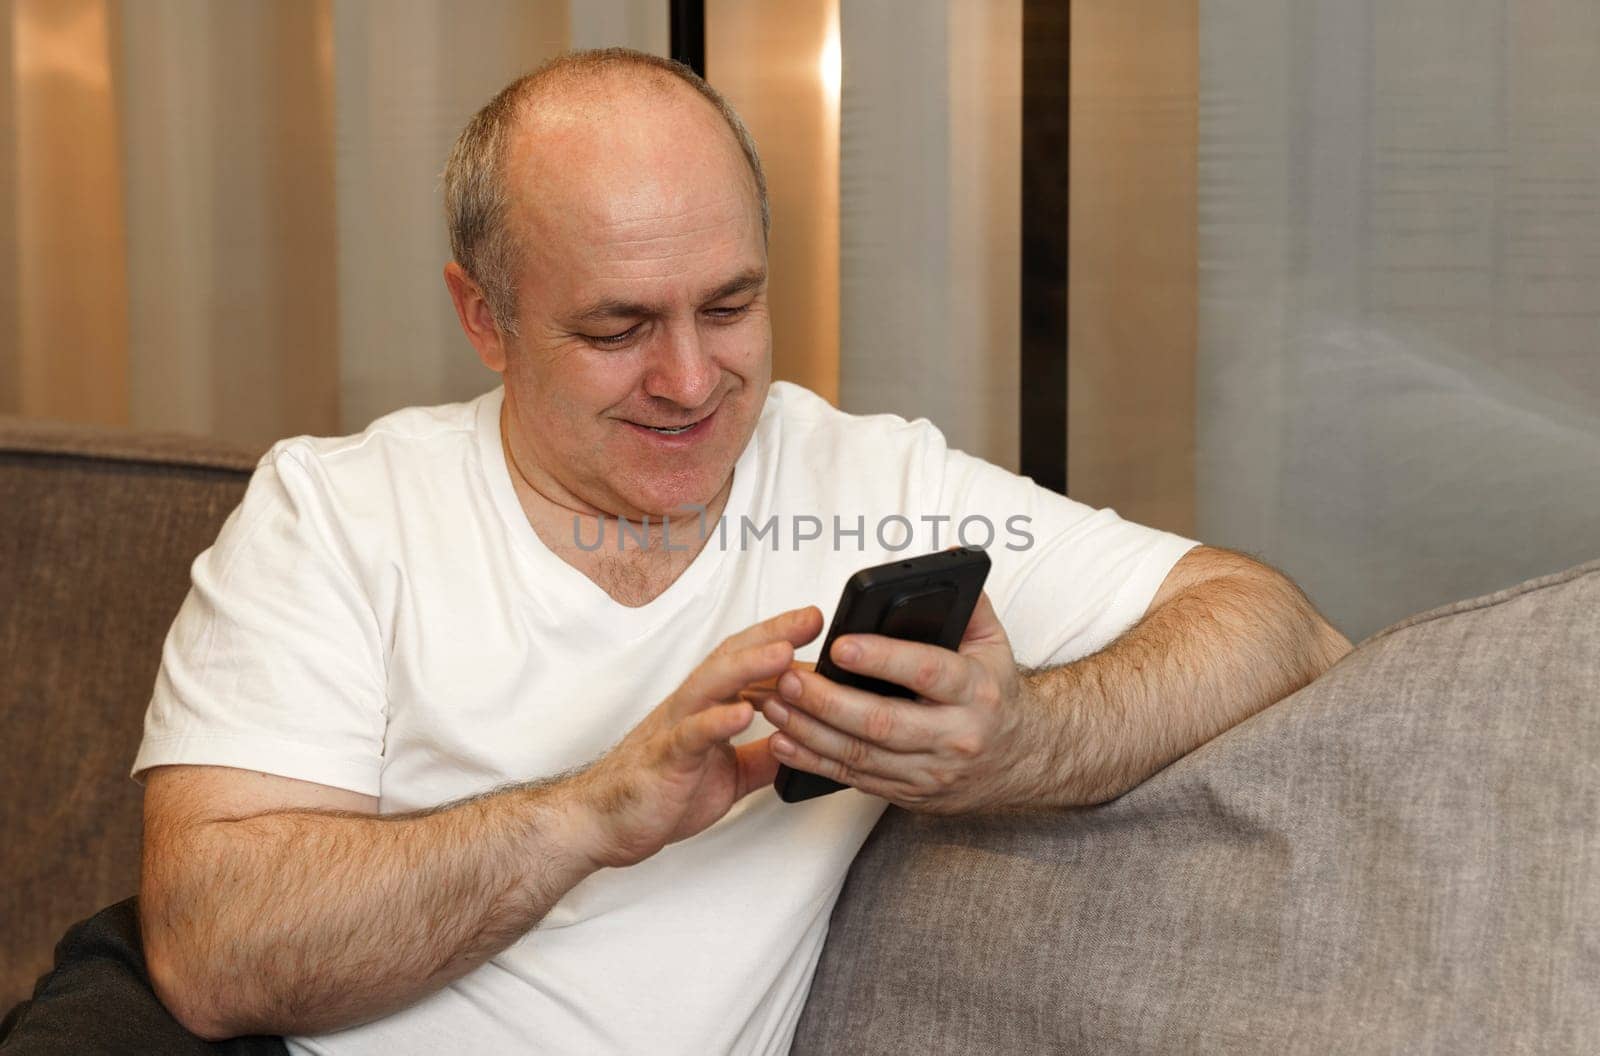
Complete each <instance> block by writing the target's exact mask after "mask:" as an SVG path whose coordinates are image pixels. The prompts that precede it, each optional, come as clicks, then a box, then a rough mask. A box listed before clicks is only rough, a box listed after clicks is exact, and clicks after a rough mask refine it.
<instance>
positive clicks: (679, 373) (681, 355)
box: [644, 323, 722, 408]
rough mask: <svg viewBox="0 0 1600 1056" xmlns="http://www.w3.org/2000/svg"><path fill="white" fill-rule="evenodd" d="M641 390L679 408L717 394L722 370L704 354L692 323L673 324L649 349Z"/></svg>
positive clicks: (707, 354) (703, 347) (696, 329)
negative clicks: (650, 352) (655, 344)
mask: <svg viewBox="0 0 1600 1056" xmlns="http://www.w3.org/2000/svg"><path fill="white" fill-rule="evenodd" d="M652 351H653V353H654V354H653V355H652V356H651V362H650V368H649V372H648V373H647V374H646V375H645V379H644V391H645V392H646V393H647V394H649V395H651V396H657V397H660V398H661V399H664V400H671V401H672V402H673V403H676V404H677V405H678V406H680V407H684V408H694V407H699V406H700V405H701V404H703V403H705V402H706V400H708V399H710V398H711V394H712V393H713V392H715V391H716V388H717V380H718V379H719V378H721V377H722V368H721V367H719V366H718V365H717V363H716V361H715V360H713V359H712V358H711V356H710V354H709V353H708V352H707V351H706V348H705V346H704V345H703V344H702V342H701V340H700V333H699V328H698V327H696V326H695V325H694V324H693V323H689V324H681V325H672V326H669V327H667V328H666V332H665V333H664V334H662V340H661V341H660V343H659V344H658V345H657V347H656V348H655V349H653V350H652Z"/></svg>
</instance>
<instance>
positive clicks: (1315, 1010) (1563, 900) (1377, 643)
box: [0, 419, 1600, 1056]
mask: <svg viewBox="0 0 1600 1056" xmlns="http://www.w3.org/2000/svg"><path fill="white" fill-rule="evenodd" d="M254 461H255V453H254V452H243V451H236V450H232V449H228V448H221V447H217V446H216V445H213V444H210V443H207V442H204V441H197V440H190V439H185V438H180V437H149V436H139V435H134V434H128V433H121V432H111V431H99V430H85V429H79V428H74V427H52V426H46V425H41V424H39V423H35V422H18V421H16V420H14V419H13V420H6V419H0V672H3V673H0V733H3V735H4V736H3V740H0V824H3V826H4V828H3V831H4V833H5V839H4V841H0V848H3V850H0V855H3V857H0V870H3V875H4V877H5V883H3V884H0V935H3V936H4V942H5V945H4V947H3V949H4V957H3V959H0V1010H3V1009H4V1008H6V1007H9V1005H10V1004H11V1003H12V1002H13V1001H15V1000H17V999H20V998H22V997H23V996H25V995H26V993H27V992H28V990H29V988H30V987H31V985H32V982H33V979H34V977H35V976H36V975H37V974H38V973H40V972H41V971H43V970H44V968H45V967H46V966H47V965H48V964H49V962H50V951H51V947H52V945H53V943H54V942H55V940H56V939H57V938H58V937H59V936H60V935H61V934H62V932H63V931H64V930H65V929H66V928H67V926H68V925H69V924H70V923H71V922H72V921H74V920H78V919H82V918H84V917H87V916H89V915H90V914H91V913H93V912H94V911H96V910H97V909H99V908H101V907H103V906H105V905H107V904H108V903H110V902H113V901H116V900H117V899H120V898H122V897H124V896H126V895H128V894H130V893H132V891H133V890H134V886H135V883H136V878H137V867H138V833H139V794H138V789H137V787H136V786H135V785H133V783H132V782H130V781H128V779H127V769H128V766H129V765H130V763H131V760H132V755H133V752H134V750H135V748H136V747H137V744H138V739H139V726H140V720H141V717H142V715H143V711H144V707H145V703H146V701H147V699H148V695H149V691H150V686H151V684H152V682H153V680H154V677H155V671H156V666H157V664H158V662H159V658H160V645H161V640H162V638H163V636H164V635H165V632H166V629H167V627H168V625H169V624H170V622H171V620H172V617H173V615H174V613H175V612H176V611H177V607H178V604H179V602H180V601H181V600H182V598H183V594H184V591H185V589H186V587H187V583H188V566H189V563H190V561H191V560H192V559H193V558H194V556H195V555H196V554H197V553H199V551H200V550H201V549H203V548H204V547H205V546H206V545H208V544H209V543H210V541H211V539H212V538H213V537H214V536H215V534H216V532H217V529H218V528H219V527H220V525H221V522H222V520H223V518H224V517H225V516H226V515H227V513H228V512H229V511H230V510H231V509H232V508H233V507H234V506H235V505H236V504H237V502H238V500H239V497H240V495H241V494H242V493H243V489H244V485H245V481H246V479H247V476H248V472H249V469H250V467H251V466H252V465H253V464H254ZM1597 701H1600V563H1596V564H1591V565H1586V566H1583V567H1582V568H1579V569H1574V570H1572V571H1570V572H1567V573H1564V574H1562V575H1559V576H1555V577H1549V578H1547V579H1544V580H1539V581H1535V582H1533V583H1530V584H1525V585H1524V586H1522V587H1518V588H1514V589H1513V590H1511V591H1506V592H1503V593H1502V594H1498V595H1494V596H1493V597H1490V598H1486V599H1479V600H1477V601H1472V602H1464V603H1461V604H1459V605H1456V606H1452V607H1450V608H1449V609H1445V610H1439V611H1437V612H1434V613H1429V614H1426V615H1424V616H1420V617H1415V618H1413V619H1411V620H1408V621H1406V622H1405V623H1402V624H1399V625H1397V626H1396V627H1393V628H1391V629H1389V630H1388V631H1386V632H1383V633H1382V634H1380V635H1377V636H1375V637H1374V638H1373V639H1370V640H1369V641H1367V642H1366V643H1363V645H1362V647H1361V648H1360V649H1359V650H1358V651H1357V652H1356V653H1354V654H1352V655H1351V656H1349V657H1347V658H1346V659H1345V660H1344V661H1343V662H1341V663H1340V664H1339V665H1338V666H1337V667H1336V668H1335V669H1334V670H1333V671H1331V672H1329V673H1328V674H1327V675H1326V676H1324V677H1323V678H1322V679H1320V680H1318V681H1317V682H1316V683H1314V684H1313V685H1311V686H1309V687H1307V688H1306V689H1304V690H1302V691H1301V692H1300V693H1298V694H1296V695H1295V696H1294V697H1292V698H1290V699H1289V700H1286V701H1284V702H1282V703H1280V704H1279V705H1277V706H1275V707H1273V708H1271V709H1268V710H1267V711H1266V712H1264V713H1262V714H1261V715H1259V716H1257V717H1256V718H1254V719H1252V720H1251V721H1249V722H1247V723H1245V724H1244V725H1242V726H1240V727H1238V728H1237V729H1235V730H1233V731H1230V732H1229V733H1227V734H1225V735H1223V736H1222V737H1219V738H1218V739H1216V740H1215V741H1213V742H1212V743H1210V744H1208V745H1206V746H1205V747H1203V748H1201V749H1200V750H1199V751H1197V752H1195V753H1193V754H1191V755H1190V756H1188V757H1186V758H1184V759H1182V760H1180V761H1179V762H1177V763H1175V764H1173V765H1172V766H1170V767H1168V768H1167V769H1166V770H1165V771H1163V772H1162V773H1161V774H1159V775H1157V776H1156V777H1155V778H1153V779H1152V780H1151V781H1149V782H1147V783H1146V784H1144V785H1143V786H1141V787H1140V788H1138V789H1135V790H1134V791H1132V792H1130V793H1128V794H1127V795H1125V796H1123V797H1122V798H1121V799H1119V800H1117V801H1116V802H1114V803H1110V804H1107V805H1105V806H1102V807H1098V808H1095V809H1092V810H1085V811H1077V812H1070V813H1060V814H1057V815H1054V816H1050V817H1040V818H1033V819H1026V820H1023V819H1007V820H999V819H965V820H944V821H939V820H933V819H927V818H919V817H914V816H911V815H908V814H905V813H903V812H901V811H898V810H892V809H891V811H890V812H889V813H888V814H887V815H886V816H885V819H884V821H883V823H882V824H881V825H880V826H879V828H878V830H877V831H876V832H875V833H874V835H873V837H872V838H871V840H870V841H869V842H868V844H867V846H866V848H865V849H864V850H863V852H862V854H861V856H860V857H859V859H858V860H857V862H856V865H855V867H854V868H853V870H852V872H851V876H850V880H849V882H848V884H847V886H846V890H845V893H844V896H843V897H842V898H841V900H840V902H839V905H838V908H837V910H836V912H835V914H834V918H833V931H832V934H831V935H830V937H829V940H828V944H827V947H826V949H825V950H824V954H823V960H822V964H821V966H820V967H819V970H818V974H817V978H816V981H815V984H814V985H813V987H812V992H811V995H810V998H809V1001H808V1003H807V1005H806V1010H805V1014H804V1018H803V1020H802V1022H801V1026H800V1033H799V1037H798V1039H797V1041H796V1045H795V1052H796V1053H798V1054H801V1056H811V1054H835V1053H841V1054H848V1053H918V1054H921V1053H932V1054H938V1053H964V1054H965V1053H984V1052H1006V1053H1035V1052H1053V1053H1055V1052H1084V1053H1106V1054H1115V1053H1125V1052H1141V1053H1149V1052H1184V1053H1188V1052H1224V1051H1225V1052H1238V1053H1325V1052H1354V1051H1360V1052H1390V1051H1394V1052H1399V1051H1404V1052H1417V1053H1435V1052H1436V1053H1459V1052H1485V1051H1496V1052H1543V1051H1550V1052H1576V1051H1585V1050H1590V1051H1592V1050H1593V1047H1594V1045H1593V1043H1594V1039H1596V1038H1600V982H1597V980H1600V924H1597V922H1600V821H1597V819H1600V713H1597V710H1596V709H1597V707H1600V703H1597Z"/></svg>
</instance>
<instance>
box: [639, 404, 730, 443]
mask: <svg viewBox="0 0 1600 1056" xmlns="http://www.w3.org/2000/svg"><path fill="white" fill-rule="evenodd" d="M716 413H717V411H716V408H713V409H712V410H711V412H710V413H709V414H706V415H705V416H704V417H701V418H697V419H695V420H694V421H692V422H689V423H687V424H685V425H650V424H648V423H646V422H633V421H630V422H628V424H629V425H634V426H638V427H639V428H640V429H648V430H650V431H651V432H652V433H655V434H657V435H659V436H679V435H681V434H683V433H687V432H688V431H689V430H691V429H693V428H695V427H696V426H700V425H704V424H705V423H706V422H708V421H710V420H711V417H712V415H714V414H716Z"/></svg>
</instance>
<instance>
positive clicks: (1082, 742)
mask: <svg viewBox="0 0 1600 1056" xmlns="http://www.w3.org/2000/svg"><path fill="white" fill-rule="evenodd" d="M1350 649H1351V645H1350V642H1349V640H1348V639H1346V638H1345V636H1344V635H1342V634H1340V633H1339V632H1338V631H1337V630H1335V629H1334V628H1333V626H1332V625H1330V624H1329V623H1328V622H1327V621H1326V620H1324V619H1323V618H1322V616H1321V615H1320V614H1319V613H1318V612H1317V610H1316V609H1315V608H1314V607H1313V606H1312V604H1311V602H1310V600H1309V599H1308V598H1307V597H1306V596H1305V594H1304V593H1303V592H1301V590H1300V589H1299V588H1298V587H1296V586H1295V585H1294V583H1292V582H1291V581H1290V580H1289V579H1288V578H1287V577H1285V576H1283V575H1282V574H1281V573H1279V572H1277V571H1275V570H1273V569H1271V568H1269V567H1267V566H1266V565H1263V564H1261V563H1259V562H1257V561H1254V560H1252V559H1251V558H1249V557H1246V556H1244V555H1243V554H1237V553H1234V552H1232V551H1229V550H1221V549H1216V548H1213V547H1207V546H1197V547H1195V548H1194V549H1192V550H1190V551H1189V552H1188V553H1187V554H1185V555H1184V556H1183V557H1182V558H1181V559H1180V560H1179V561H1178V563H1177V564H1176V565H1174V566H1173V568H1172V571H1171V572H1169V573H1168V574H1167V577H1166V579H1165V580H1164V581H1163V582H1162V584H1161V588H1160V589H1159V590H1158V591H1157V592H1156V595H1155V597H1154V598H1153V599H1152V600H1151V602H1150V606H1149V608H1148V609H1147V610H1146V611H1145V615H1144V617H1143V618H1142V619H1141V620H1140V621H1139V622H1138V623H1137V624H1135V625H1134V626H1133V627H1132V628H1130V629H1129V630H1128V631H1127V632H1126V633H1125V634H1123V635H1122V636H1121V637H1119V638H1118V639H1117V640H1116V641H1114V642H1112V643H1111V644H1110V645H1109V646H1107V647H1106V648H1105V649H1102V650H1101V651H1100V652H1098V653H1095V654H1093V655H1092V656H1088V657H1085V658H1084V659H1082V660H1080V661H1077V662H1075V663H1070V664H1064V665H1062V666H1060V667H1055V668H1049V669H1045V670H1039V671H1027V672H1024V673H1023V675H1022V692H1021V701H1022V706H1023V707H1024V708H1027V709H1029V710H1031V711H1036V712H1037V713H1038V714H1039V716H1040V718H1041V723H1042V726H1043V728H1044V730H1046V731H1050V733H1053V736H1050V735H1049V733H1047V735H1046V736H1047V743H1048V744H1049V745H1050V748H1051V749H1052V750H1051V752H1050V753H1049V755H1048V756H1041V757H1040V759H1039V760H1038V761H1039V764H1040V766H1041V774H1040V775H1039V777H1038V778H1037V780H1038V783H1039V788H1040V797H1041V800H1042V801H1043V802H1045V803H1049V804H1051V805H1078V804H1090V803H1101V802H1104V801H1106V800H1108V799H1114V798H1116V797H1117V796H1120V795H1122V794H1123V793H1124V792H1126V791H1128V790H1129V789H1131V788H1134V787H1135V786H1137V785H1139V784H1140V783H1141V782H1143V781H1144V780H1145V779H1146V778H1148V777H1150V776H1151V775H1152V774H1154V773H1155V772H1156V771H1158V770H1160V769H1161V768H1162V767H1165V766H1166V765H1168V764H1169V763H1171V762H1173V761H1174V760H1176V759H1179V758H1181V757H1182V756H1184V755H1187V754H1188V753H1189V752H1191V751H1193V750H1194V749H1196V748H1198V747H1199V746H1200V745H1202V744H1204V743H1205V742H1207V741H1209V740H1211V739H1212V738H1213V737H1215V736H1217V735H1218V734H1220V733H1222V732H1223V731H1225V730H1227V729H1230V728H1231V727H1233V726H1235V725H1237V724H1238V723H1240V722H1243V721H1244V720H1245V719H1247V718H1249V717H1250V716H1251V715H1254V714H1255V713H1256V712H1258V711H1260V710H1262V709H1263V708H1265V707H1267V706H1268V705H1270V704H1273V703H1275V702H1277V701H1279V700H1282V699H1283V698H1284V697H1287V696H1289V695H1290V694H1291V693H1294V692H1295V691H1296V690H1298V689H1300V688H1301V687H1302V686H1305V685H1307V684H1309V683H1310V682H1312V681H1313V680H1315V679H1316V678H1318V677H1320V676H1321V675H1322V673H1323V672H1324V671H1326V670H1328V668H1330V667H1332V666H1333V665H1334V664H1335V663H1337V662H1338V661H1339V659H1340V658H1341V657H1343V656H1344V655H1345V654H1346V653H1348V652H1350Z"/></svg>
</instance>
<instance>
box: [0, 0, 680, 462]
mask: <svg viewBox="0 0 1600 1056" xmlns="http://www.w3.org/2000/svg"><path fill="white" fill-rule="evenodd" d="M657 8H660V9H661V10H660V11H659V12H658V11H657V10H656V9H657ZM665 10H666V4H665V3H664V2H663V3H659V4H658V3H655V2H654V0H570V2H569V0H473V2H470V3H460V2H448V0H137V2H131V3H118V2H116V0H0V413H11V414H23V415H28V416H35V417H47V418H57V419H65V420H70V421H80V422H93V423H102V424H110V425H130V426H134V427H140V428H149V429H159V430H167V431H181V432H191V433H202V434H210V435H214V436H220V437H224V438H227V439H231V440H236V441H239V442H241V443H245V444H251V445H264V444H266V443H267V442H270V441H271V440H273V439H275V438H277V437H281V436H285V435H291V434H294V433H301V432H312V433H324V434H327V433H339V432H348V431H352V430H355V429H359V428H361V427H362V426H363V425H364V424H365V423H366V422H368V421H370V420H371V419H372V418H374V417H376V416H377V415H380V414H382V413H384V412H386V411H388V410H391V409H393V408H395V407H399V406H403V405H406V404H413V403H437V402H442V401H446V400H453V399H460V398H463V397H465V396H468V395H471V394H474V393H477V392H481V391H483V390H484V389H485V388H487V387H489V386H490V385H492V384H493V382H494V377H493V375H491V374H489V373H488V372H487V371H485V370H484V369H483V368H482V367H481V366H480V365H479V364H478V362H477V360H476V357H475V356H474V355H473V353H472V350H471V348H470V347H469V346H468V345H467V344H466V342H465V340H464V339H462V338H461V337H460V335H459V333H458V331H457V329H456V325H455V322H454V317H453V313H452V310H451V308H450V303H449V298H448V296H447V295H446V294H445V291H444V286H443V283H442V281H441V280H440V277H439V272H440V268H441V267H442V265H443V263H444V261H445V260H446V259H448V245H447V241H446V238H445V234H444V228H443V220H442V218H441V213H440V202H439V189H438V174H439V170H440V169H441V167H442V166H443V162H444V157H445V154H446V152H447V151H448V149H449V145H450V142H451V140H452V139H453V138H454V136H455V134H456V133H457V131H458V130H459V129H460V127H461V125H462V124H463V123H464V122H465V120H466V119H467V117H468V116H469V115H470V114H471V113H472V112H473V111H474V110H475V109H476V108H477V107H478V106H480V105H482V103H483V102H484V101H485V100H487V99H488V98H489V96H490V95H492V94H493V93H494V92H495V91H496V90H498V89H499V88H500V87H501V86H502V85H503V84H504V83H505V82H506V81H508V80H510V79H511V78H512V77H514V76H516V75H517V74H519V73H521V72H523V71H525V70H527V69H528V68H530V67H532V66H534V65H537V64H538V63H539V62H541V61H543V60H544V59H546V58H548V57H549V56H551V55H554V54H556V53H557V52H559V51H560V50H562V49H563V48H565V47H567V46H568V43H569V40H570V41H572V42H574V43H575V44H577V45H578V46H598V45H604V44H627V45H631V46H635V47H642V48H644V49H646V50H651V51H656V52H664V51H665V50H666V48H667V39H666V16H665Z"/></svg>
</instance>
